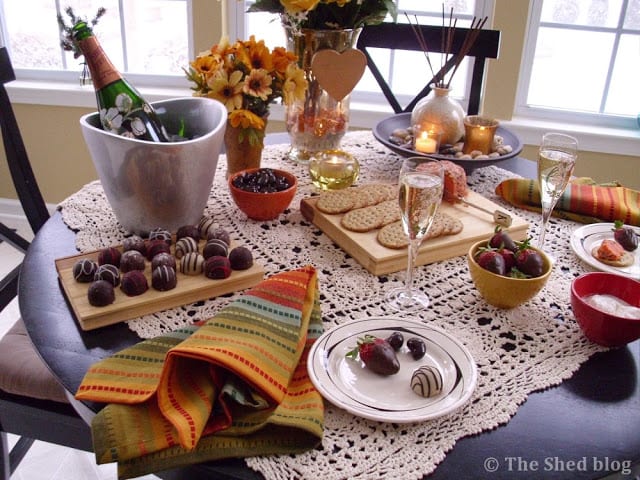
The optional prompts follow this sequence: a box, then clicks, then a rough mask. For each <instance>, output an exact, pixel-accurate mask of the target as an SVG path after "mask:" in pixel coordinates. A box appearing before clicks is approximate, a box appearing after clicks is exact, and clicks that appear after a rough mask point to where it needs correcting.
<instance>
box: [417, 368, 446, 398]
mask: <svg viewBox="0 0 640 480" xmlns="http://www.w3.org/2000/svg"><path fill="white" fill-rule="evenodd" d="M411 390H413V391H414V392H415V393H417V394H418V395H420V396H422V397H433V396H435V395H438V394H439V393H440V392H441V391H442V373H440V370H439V369H438V368H436V367H432V366H431V365H423V366H421V367H420V368H418V369H417V370H416V371H415V372H413V375H412V376H411Z"/></svg>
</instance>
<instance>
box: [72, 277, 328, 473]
mask: <svg viewBox="0 0 640 480" xmlns="http://www.w3.org/2000/svg"><path fill="white" fill-rule="evenodd" d="M321 333H322V318H321V313H320V302H319V292H318V286H317V273H316V270H315V269H314V268H313V267H305V268H301V269H298V270H292V271H287V272H282V273H278V274H276V275H273V276H271V277H269V278H267V279H265V280H263V281H262V282H261V283H260V284H258V285H257V286H256V287H254V288H253V289H251V290H250V291H248V292H246V293H245V294H244V295H243V296H242V297H240V298H239V299H238V300H236V301H234V302H233V303H231V304H230V305H228V306H227V307H225V308H224V309H222V310H221V311H220V312H219V313H218V314H217V315H216V316H215V317H213V318H211V319H209V320H208V321H206V322H204V324H202V325H200V326H192V327H187V328H184V329H181V330H177V331H174V332H172V333H169V334H166V335H163V336H160V337H157V338H154V339H150V340H146V341H143V342H141V343H139V344H137V345H135V346H133V347H130V348H128V349H126V350H123V351H122V352H120V353H118V354H116V355H114V356H112V357H110V358H107V359H105V360H102V361H100V362H98V363H96V364H95V365H93V366H92V367H91V368H90V369H89V371H88V372H87V374H86V376H85V378H84V379H83V381H82V384H81V385H80V387H79V389H78V392H77V393H76V398H78V399H80V400H91V401H97V402H104V403H108V405H107V406H106V407H105V408H104V409H102V410H101V411H100V412H99V413H98V414H97V415H96V417H95V418H94V420H93V422H92V425H91V427H92V433H93V442H94V450H95V453H96V461H97V463H108V462H114V461H115V462H118V476H119V478H130V477H133V476H139V475H143V474H147V473H150V472H154V471H161V470H165V469H168V468H174V467H178V466H183V465H188V464H192V463H197V462H203V461H207V460H216V459H221V458H229V457H245V456H254V455H266V454H278V453H284V454H288V453H297V452H301V451H305V450H308V449H311V448H314V447H315V446H316V445H318V443H319V442H320V441H321V439H322V430H323V403H322V397H321V396H320V394H319V393H318V392H317V390H316V389H315V388H314V386H313V384H312V383H311V381H310V379H309V376H308V373H307V368H306V359H307V355H308V351H309V348H310V347H311V345H312V344H313V342H314V341H315V340H316V339H317V338H318V336H319V335H320V334H321Z"/></svg>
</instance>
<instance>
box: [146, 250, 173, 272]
mask: <svg viewBox="0 0 640 480" xmlns="http://www.w3.org/2000/svg"><path fill="white" fill-rule="evenodd" d="M162 265H166V266H167V267H171V268H173V269H174V270H175V269H176V257H174V256H173V255H171V254H170V253H159V254H157V255H156V256H155V257H153V259H152V260H151V271H152V272H153V271H154V270H155V269H156V268H158V267H160V266H162Z"/></svg>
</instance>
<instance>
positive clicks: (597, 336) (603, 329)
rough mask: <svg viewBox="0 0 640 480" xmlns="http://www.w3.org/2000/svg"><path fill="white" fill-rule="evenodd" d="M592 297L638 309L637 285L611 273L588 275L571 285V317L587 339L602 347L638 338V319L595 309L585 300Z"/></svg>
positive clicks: (639, 296) (638, 286)
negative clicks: (609, 297) (600, 296)
mask: <svg viewBox="0 0 640 480" xmlns="http://www.w3.org/2000/svg"><path fill="white" fill-rule="evenodd" d="M594 294H607V295H614V296H616V297H618V298H620V299H621V300H624V301H625V302H627V303H628V304H630V305H632V306H634V307H640V282H638V281H636V280H633V279H631V278H628V277H623V276H622V275H616V274H613V273H605V272H590V273H585V274H584V275H581V276H579V277H578V278H576V279H575V280H574V281H573V283H572V284H571V307H572V308H573V314H574V315H575V317H576V320H577V321H578V324H579V325H580V328H582V331H583V332H584V334H585V336H586V337H587V338H588V339H589V340H591V341H592V342H595V343H598V344H600V345H604V346H605V347H621V346H623V345H626V344H627V343H629V342H633V341H634V340H637V339H638V338H640V318H636V319H630V318H624V317H619V316H616V315H612V314H609V313H605V312H603V311H601V310H598V309H597V308H595V307H593V306H591V305H590V304H588V303H587V302H585V301H584V298H585V297H588V296H589V295H594Z"/></svg>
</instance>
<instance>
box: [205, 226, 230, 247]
mask: <svg viewBox="0 0 640 480" xmlns="http://www.w3.org/2000/svg"><path fill="white" fill-rule="evenodd" d="M213 239H218V240H222V241H223V242H224V243H226V244H227V245H231V237H230V236H229V232H227V231H226V230H225V229H224V228H222V227H216V228H213V229H212V230H211V231H209V235H207V240H213Z"/></svg>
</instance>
